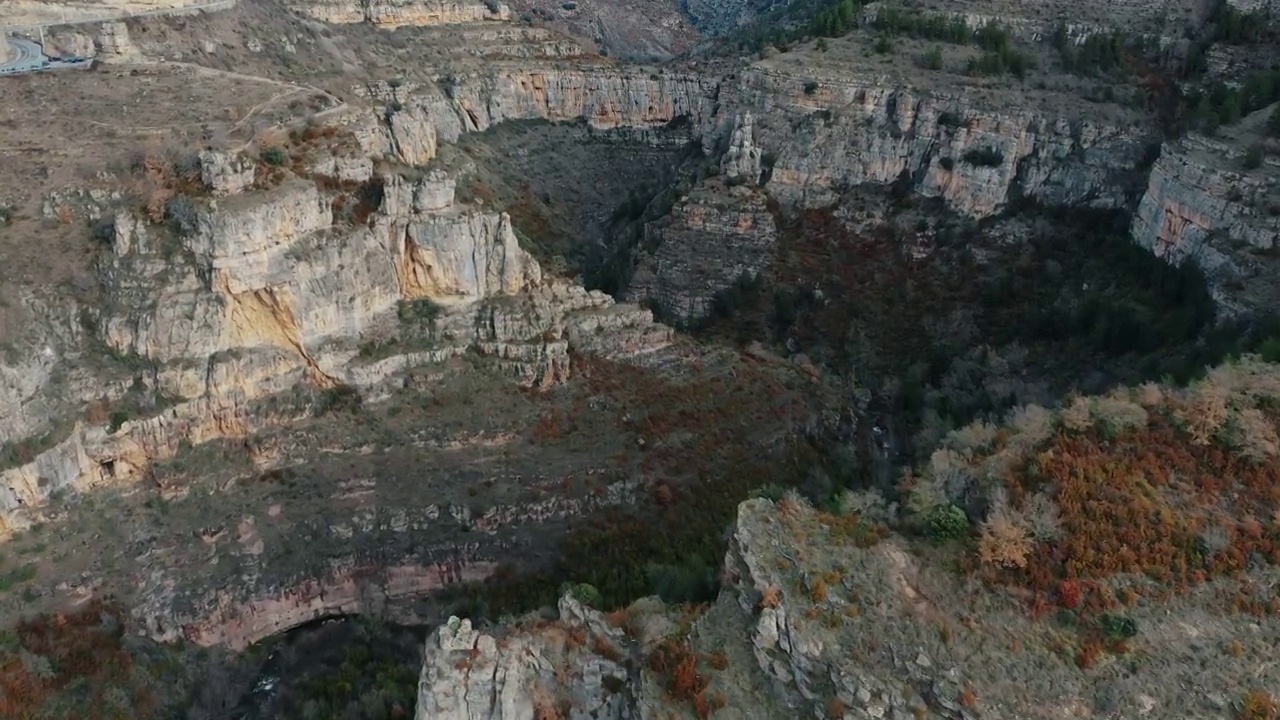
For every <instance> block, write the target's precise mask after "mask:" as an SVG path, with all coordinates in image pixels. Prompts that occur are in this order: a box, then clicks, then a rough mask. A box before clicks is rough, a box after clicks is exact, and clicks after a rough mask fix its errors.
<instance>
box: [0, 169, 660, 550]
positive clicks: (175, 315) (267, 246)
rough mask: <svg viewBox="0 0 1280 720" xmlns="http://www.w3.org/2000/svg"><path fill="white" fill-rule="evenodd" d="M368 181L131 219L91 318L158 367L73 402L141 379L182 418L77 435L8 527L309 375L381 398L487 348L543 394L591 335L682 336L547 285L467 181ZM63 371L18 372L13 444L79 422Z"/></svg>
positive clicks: (27, 488) (627, 349)
mask: <svg viewBox="0 0 1280 720" xmlns="http://www.w3.org/2000/svg"><path fill="white" fill-rule="evenodd" d="M205 161H206V164H205V173H204V175H205V177H206V178H207V179H210V180H212V181H214V182H213V185H214V187H213V188H212V189H215V190H218V191H219V192H223V193H224V194H225V193H227V192H230V191H233V190H235V189H236V188H237V187H240V186H243V181H242V180H235V179H228V178H233V177H234V176H235V175H236V172H232V173H231V175H230V176H229V175H228V173H227V172H226V169H227V168H229V167H230V168H233V169H234V168H240V170H239V171H237V172H243V171H244V170H243V168H244V167H245V166H243V164H242V161H240V160H232V159H227V158H222V157H215V156H206V158H205ZM362 172H363V175H361V176H360V177H348V178H347V180H345V181H343V182H346V183H347V185H346V187H351V186H352V184H353V183H355V182H358V181H363V182H364V183H366V185H365V186H364V188H365V190H364V191H363V192H365V193H366V195H365V196H364V197H365V199H364V200H363V201H357V200H355V199H354V198H352V197H351V196H350V195H349V194H347V193H346V192H344V191H342V190H331V191H323V190H321V189H319V185H318V184H317V183H316V182H313V181H310V180H302V179H299V178H295V179H293V180H288V181H285V182H284V183H283V184H281V185H279V186H277V187H274V188H271V189H269V190H255V191H252V192H247V193H243V194H230V195H225V196H224V197H221V198H211V199H209V200H208V201H206V202H205V203H204V204H203V206H201V207H198V208H193V209H192V210H191V213H192V216H191V218H190V219H189V227H187V228H185V229H183V230H181V231H175V230H174V229H173V228H170V227H167V226H157V225H153V224H150V223H148V222H146V221H145V220H143V219H140V218H138V217H137V216H135V215H133V214H131V213H125V214H122V215H120V216H119V217H117V218H116V220H115V223H114V230H113V235H112V244H111V251H110V252H109V253H107V254H106V255H104V257H103V259H102V261H101V263H100V272H101V274H102V286H103V288H104V291H105V292H106V297H105V299H104V302H103V303H101V304H100V305H99V306H98V307H96V308H92V309H85V310H84V311H82V312H81V313H80V315H79V319H78V320H76V321H75V326H76V328H77V332H78V333H83V332H84V331H86V330H87V331H88V332H89V335H90V337H91V338H96V339H97V340H98V341H100V342H101V343H103V344H104V345H105V346H106V349H107V350H108V352H109V353H110V354H111V355H110V356H114V357H117V358H122V359H128V360H127V363H125V364H129V363H132V364H134V365H135V366H137V365H140V366H141V367H144V368H147V370H146V371H145V372H143V373H141V374H136V373H132V372H131V373H129V374H131V375H134V378H133V379H132V380H129V379H125V378H122V379H121V387H119V388H117V389H116V390H115V391H111V390H110V389H109V388H110V386H108V388H106V389H105V392H104V389H97V390H92V389H90V388H89V386H91V385H93V384H94V382H95V381H94V380H93V379H92V377H91V376H82V377H78V378H77V379H76V380H77V382H76V383H73V384H72V388H71V389H70V390H69V391H68V392H64V393H59V394H58V396H69V401H70V402H73V403H74V402H75V398H76V397H80V398H82V399H83V401H86V402H87V400H88V399H93V398H97V397H98V396H99V394H102V395H105V396H106V399H107V400H113V399H118V398H120V397H122V396H124V395H125V394H126V392H127V391H128V388H129V383H131V382H132V383H133V384H134V385H137V384H139V383H141V385H142V386H143V387H144V388H145V390H146V392H148V393H150V394H153V395H154V396H156V397H162V398H164V399H165V403H166V404H167V408H165V409H163V410H156V411H154V414H153V415H151V416H150V417H145V416H144V417H133V416H130V417H129V419H128V421H127V422H124V421H121V422H114V423H111V425H112V426H113V427H110V428H104V425H106V423H101V424H99V425H97V426H93V425H92V424H89V425H83V426H76V427H75V428H74V429H71V428H68V429H66V430H65V431H64V432H65V435H64V438H65V439H64V440H62V442H60V443H59V444H57V445H55V446H53V447H52V448H51V449H49V451H48V452H44V453H41V454H39V456H38V457H34V458H30V459H29V460H28V461H26V462H25V463H22V464H19V465H18V466H16V467H10V468H9V469H6V470H5V471H4V472H3V473H0V488H3V490H2V492H0V506H2V507H3V510H4V513H5V517H6V522H5V526H6V528H11V527H12V526H13V525H14V524H19V523H21V522H25V521H24V520H19V519H18V517H19V516H20V515H24V510H29V509H31V508H33V507H36V506H39V505H40V504H41V503H42V502H43V500H44V499H45V498H47V497H49V496H50V495H51V494H53V493H56V492H59V491H61V490H62V489H65V488H70V487H87V486H90V485H96V484H101V483H110V482H122V481H128V480H130V479H134V478H136V477H139V476H140V475H141V474H143V473H145V471H146V468H147V466H148V463H149V462H150V461H152V460H155V459H157V458H161V457H167V456H169V455H171V454H172V453H173V452H174V451H175V449H176V448H177V447H178V444H179V443H180V442H183V441H189V442H194V443H199V442H204V441H207V440H210V439H213V438H216V437H226V436H228V435H232V436H235V435H238V434H244V433H245V432H247V430H248V429H249V426H250V425H252V424H253V423H254V422H255V421H254V420H253V419H251V418H248V417H246V416H245V408H246V407H247V404H248V403H249V402H251V401H253V400H256V399H259V398H262V397H265V396H268V395H272V394H277V393H281V392H284V391H285V390H287V389H289V388H290V387H293V386H294V385H295V384H297V383H299V382H301V381H304V380H306V381H310V382H312V383H316V384H318V385H319V386H320V387H333V386H339V385H350V386H353V387H357V388H361V389H363V390H367V391H370V392H374V393H377V392H379V390H378V388H379V387H380V386H381V385H383V384H385V382H386V381H387V380H388V378H389V377H390V376H392V375H394V374H395V373H397V372H401V371H403V370H404V369H405V368H406V367H411V366H412V365H413V364H414V363H421V362H423V361H429V360H432V359H434V360H438V359H441V358H444V357H448V356H450V355H451V354H457V353H458V352H462V351H465V350H466V349H467V348H474V349H476V350H479V351H480V352H482V353H485V354H487V355H491V356H493V357H494V358H496V359H497V360H498V361H499V362H500V363H501V364H502V365H503V366H504V367H506V368H508V369H509V371H510V373H511V374H512V376H513V377H514V378H516V379H518V380H519V381H520V382H521V383H523V384H525V385H537V384H547V383H552V382H555V381H556V380H557V379H563V377H564V376H565V375H566V373H567V372H568V363H569V359H568V355H567V353H568V349H569V346H570V344H571V343H573V342H575V341H576V342H580V343H582V345H583V347H584V349H585V348H591V349H593V350H595V351H598V352H602V353H605V354H608V355H626V354H629V353H644V352H647V351H650V350H652V349H654V348H656V347H660V346H662V345H663V344H664V343H665V342H667V340H668V338H669V331H665V333H664V331H662V330H658V329H654V330H653V331H650V330H649V329H648V328H649V325H650V322H651V320H650V316H649V315H648V314H647V313H646V312H644V311H640V310H638V309H626V308H617V309H615V308H613V307H612V305H613V303H612V301H611V300H610V299H609V298H608V297H607V296H604V295H602V294H600V293H588V292H586V291H585V290H582V289H581V288H580V287H574V286H572V285H570V284H568V283H566V282H564V281H562V280H558V279H554V278H544V277H543V274H542V272H541V269H540V268H539V266H538V263H537V262H536V261H534V260H533V259H532V258H531V257H530V256H529V255H528V254H527V253H526V252H524V251H523V250H521V249H520V248H519V246H518V244H517V242H516V239H515V235H514V234H513V232H512V228H511V223H510V219H509V218H508V217H507V216H506V215H505V214H504V213H496V212H488V211H481V210H477V209H473V208H468V207H464V206H458V205H455V204H454V202H453V184H452V182H451V181H450V180H449V178H447V177H444V176H442V175H441V174H439V173H435V174H429V175H425V176H423V177H421V178H420V179H418V180H406V179H404V178H402V177H397V176H378V177H376V178H375V177H370V176H369V172H370V171H369V166H368V165H367V163H366V164H365V166H364V170H363V171H362ZM370 197H373V198H376V200H375V201H370V200H369V198H370ZM348 201H350V202H351V203H352V204H357V203H358V202H364V203H366V205H367V207H366V208H365V209H364V210H363V212H366V213H368V219H367V220H366V221H364V222H354V223H353V222H352V221H351V220H350V219H349V218H348V217H347V216H345V215H343V214H342V212H340V211H339V208H341V207H343V203H346V202H348ZM175 233H176V234H175ZM415 303H416V305H415ZM406 307H410V308H420V309H419V310H417V311H416V312H419V313H426V314H428V315H430V318H431V321H432V328H433V329H432V330H414V329H413V328H412V327H406V325H405V321H404V318H405V317H406V310H405V308H406ZM413 312H415V311H413V310H411V311H408V314H409V315H412V314H413ZM60 324H62V325H65V324H66V323H65V322H64V323H60ZM414 327H416V326H414ZM624 327H626V328H634V330H635V335H634V338H635V339H634V340H628V339H625V338H622V337H621V336H618V337H617V340H618V342H616V343H615V342H602V341H600V340H598V339H597V338H598V337H599V336H601V335H607V334H610V333H611V332H612V331H613V330H614V329H617V328H624ZM418 332H422V333H425V336H414V333H418ZM628 332H631V331H628ZM82 339H83V338H82V336H81V335H77V334H75V333H67V337H66V338H64V341H65V343H66V346H71V347H74V345H75V344H76V343H77V342H80V341H81V340H82ZM370 348H376V352H375V351H373V350H371V349H370ZM59 360H60V358H58V357H57V354H56V353H55V351H54V350H52V349H51V348H48V347H47V348H46V349H45V350H39V351H37V352H35V353H34V354H33V355H32V356H30V357H29V358H28V359H26V360H24V362H23V363H22V364H19V365H18V366H16V367H13V366H10V365H8V364H7V363H6V368H5V372H6V376H7V377H10V378H11V380H10V382H8V383H6V385H5V387H6V391H7V392H8V393H9V394H10V395H11V396H12V397H13V398H14V402H12V403H9V404H7V405H6V410H5V412H3V413H0V423H2V425H0V427H5V428H7V429H8V432H9V433H12V434H10V435H7V437H9V438H13V439H14V440H15V441H16V440H19V439H23V438H24V437H29V436H31V435H33V434H36V433H37V432H39V429H40V427H41V425H42V424H45V423H48V422H49V420H48V417H49V414H55V415H56V413H57V412H58V411H61V412H65V411H66V410H65V408H59V409H58V410H55V409H54V408H53V407H48V406H49V403H50V402H51V401H49V400H47V399H42V396H47V395H49V394H50V393H49V382H48V380H45V381H44V382H41V379H42V378H49V377H51V373H54V372H57V371H58V362H59ZM86 396H87V397H86ZM27 398H30V400H27ZM40 408H45V409H46V410H47V413H48V414H46V413H41V412H39V409H40ZM42 415H43V417H41V416H42Z"/></svg>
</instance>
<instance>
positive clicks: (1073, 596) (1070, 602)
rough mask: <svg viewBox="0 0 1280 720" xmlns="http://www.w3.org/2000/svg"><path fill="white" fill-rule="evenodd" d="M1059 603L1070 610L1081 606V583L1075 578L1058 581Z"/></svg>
mask: <svg viewBox="0 0 1280 720" xmlns="http://www.w3.org/2000/svg"><path fill="white" fill-rule="evenodd" d="M1058 604H1059V605H1061V606H1062V607H1064V608H1066V609H1068V610H1075V609H1076V608H1078V607H1080V584H1079V583H1077V582H1076V581H1075V580H1063V581H1062V582H1060V583H1058Z"/></svg>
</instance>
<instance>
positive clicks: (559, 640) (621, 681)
mask: <svg viewBox="0 0 1280 720" xmlns="http://www.w3.org/2000/svg"><path fill="white" fill-rule="evenodd" d="M559 610H560V620H559V621H558V622H545V623H534V624H533V625H532V626H531V627H529V628H528V629H527V630H522V631H516V632H513V633H510V634H509V635H507V636H498V637H495V636H494V635H491V634H488V633H485V632H481V631H479V630H477V629H476V628H475V627H473V626H472V624H471V621H470V620H466V619H459V618H457V617H451V618H449V620H448V622H446V623H445V624H444V625H443V626H442V627H441V628H440V629H439V630H437V631H436V632H435V633H433V634H432V636H431V638H430V639H429V640H428V641H427V648H426V653H425V660H424V662H423V667H422V677H421V679H420V681H419V684H418V704H417V710H416V715H415V717H416V718H417V719H418V720H474V719H475V718H490V719H492V720H520V719H525V718H539V717H558V718H564V720H587V719H588V718H627V717H634V713H635V701H634V700H633V698H631V697H629V696H628V694H627V693H624V692H620V691H621V690H622V689H623V688H625V687H627V686H629V685H633V684H634V683H635V677H634V673H633V671H632V670H630V669H628V667H627V666H626V665H625V664H624V662H623V661H624V656H626V655H630V654H631V653H630V647H629V646H630V645H631V644H632V643H631V641H630V640H629V639H628V638H627V637H626V635H625V633H623V631H622V630H620V629H617V628H613V627H610V626H609V625H608V623H607V622H605V619H604V617H603V616H602V615H601V614H600V613H599V612H596V611H595V610H592V609H590V608H588V607H584V606H583V605H582V604H581V603H580V602H579V601H578V600H577V599H575V598H574V596H573V595H572V594H565V595H564V596H563V597H562V598H561V599H560V607H559ZM566 668H572V671H571V672H569V673H566V672H564V670H565V669H566Z"/></svg>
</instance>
